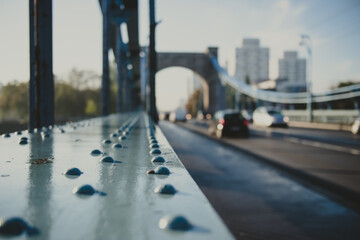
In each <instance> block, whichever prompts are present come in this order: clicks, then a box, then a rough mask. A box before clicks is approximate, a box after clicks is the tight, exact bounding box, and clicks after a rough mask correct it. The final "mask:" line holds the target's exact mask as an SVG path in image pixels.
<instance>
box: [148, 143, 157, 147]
mask: <svg viewBox="0 0 360 240" xmlns="http://www.w3.org/2000/svg"><path fill="white" fill-rule="evenodd" d="M149 147H150V148H159V147H160V146H159V144H157V143H153V144H150V146H149Z"/></svg>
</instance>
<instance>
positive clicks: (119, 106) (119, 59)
mask: <svg viewBox="0 0 360 240" xmlns="http://www.w3.org/2000/svg"><path fill="white" fill-rule="evenodd" d="M116 31H117V32H116V34H117V36H116V68H117V98H116V110H117V112H122V111H123V97H124V96H123V81H124V71H123V69H124V59H123V54H122V46H121V44H122V36H121V31H120V28H119V27H117V30H116Z"/></svg>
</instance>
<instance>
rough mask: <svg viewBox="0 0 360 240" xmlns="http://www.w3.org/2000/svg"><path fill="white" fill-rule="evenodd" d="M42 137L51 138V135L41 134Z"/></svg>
mask: <svg viewBox="0 0 360 240" xmlns="http://www.w3.org/2000/svg"><path fill="white" fill-rule="evenodd" d="M41 136H42V137H43V138H49V137H50V134H49V133H47V132H41Z"/></svg>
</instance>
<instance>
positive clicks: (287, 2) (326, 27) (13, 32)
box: [0, 0, 360, 103]
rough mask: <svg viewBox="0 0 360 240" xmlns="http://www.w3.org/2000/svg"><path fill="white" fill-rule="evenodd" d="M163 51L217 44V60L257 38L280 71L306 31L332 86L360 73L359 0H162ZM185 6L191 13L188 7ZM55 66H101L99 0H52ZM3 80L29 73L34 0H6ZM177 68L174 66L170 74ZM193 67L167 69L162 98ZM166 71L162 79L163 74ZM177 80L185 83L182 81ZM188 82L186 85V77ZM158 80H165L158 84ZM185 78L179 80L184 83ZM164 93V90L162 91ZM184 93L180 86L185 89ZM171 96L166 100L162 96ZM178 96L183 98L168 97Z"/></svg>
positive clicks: (0, 20) (144, 29) (321, 74)
mask: <svg viewBox="0 0 360 240" xmlns="http://www.w3.org/2000/svg"><path fill="white" fill-rule="evenodd" d="M156 4H157V8H156V16H157V17H156V18H157V20H158V21H161V23H160V24H159V25H158V27H157V31H156V33H157V43H156V48H157V51H160V52H161V51H179V52H181V51H186V52H204V51H205V50H206V48H207V47H208V46H218V47H219V60H220V63H221V64H222V65H223V66H224V65H225V62H226V61H227V60H229V59H230V58H231V54H234V49H235V48H236V47H238V46H239V44H240V41H241V39H243V38H258V39H260V40H261V45H262V46H266V47H269V49H270V54H269V55H270V63H269V75H270V78H276V77H277V75H278V63H277V62H278V59H280V58H281V56H282V54H283V52H284V51H285V50H294V51H298V52H299V55H300V57H305V53H304V49H303V48H301V47H300V46H299V42H300V40H301V39H300V35H301V34H308V35H309V36H311V38H312V40H313V77H312V79H313V89H314V91H315V92H321V91H322V90H326V89H329V88H330V87H332V86H335V85H337V84H338V83H339V82H340V81H346V80H353V81H359V80H360V69H359V68H358V66H360V54H359V53H360V46H359V45H358V44H357V43H358V42H359V41H360V34H359V33H360V29H359V26H358V24H354V23H358V22H360V2H358V1H354V0H346V1H325V0H317V1H310V0H306V1H301V2H299V1H294V0H278V1H265V0H261V1H256V2H255V1H234V0H227V1H223V2H221V3H219V2H218V1H216V0H210V1H190V0H183V1H166V0H157V1H156ZM139 6H140V8H139V18H140V20H139V23H140V35H139V36H140V39H139V40H140V44H141V45H143V46H146V45H147V44H148V1H145V0H140V1H139ZM185 12H186V17H184V13H185ZM53 18H54V25H53V31H54V32H53V39H54V40H53V46H54V74H55V75H57V76H59V77H64V76H65V75H66V74H67V73H68V72H69V71H70V70H71V69H72V68H73V67H76V68H78V69H88V70H93V71H95V72H97V73H98V74H100V73H101V59H102V58H101V25H102V21H101V13H100V8H99V5H98V1H95V0H93V1H85V0H78V1H69V0H62V1H60V0H54V1H53ZM0 31H1V33H2V38H1V40H0V43H1V44H0V53H1V54H0V66H1V69H0V72H1V75H0V82H1V83H6V82H9V81H11V80H13V79H17V80H18V81H27V79H28V76H29V57H28V44H29V43H28V4H27V3H26V2H24V1H20V0H15V1H4V0H0ZM171 72H173V74H171ZM191 74H192V72H190V71H185V70H184V69H175V68H174V69H173V68H169V69H165V70H163V71H161V72H159V73H158V74H157V82H158V83H161V82H162V81H169V80H165V78H166V79H169V78H170V79H171V81H174V82H175V83H173V84H169V85H171V86H170V87H172V88H171V89H169V86H165V85H166V84H163V85H164V87H163V88H161V86H159V87H160V90H161V91H160V90H159V91H158V94H159V95H158V96H159V97H160V96H163V98H161V97H160V98H161V99H172V98H174V97H173V95H171V94H173V92H183V94H182V95H183V96H185V95H186V79H187V77H188V76H191ZM162 78H163V80H161V79H162ZM178 82H179V84H178ZM181 84H182V85H183V86H182V85H181ZM159 85H160V84H159ZM180 85H181V86H180ZM161 94H162V95H161ZM179 94H180V93H179ZM163 101H165V100H162V102H163ZM172 101H174V102H178V99H174V100H168V101H166V102H167V103H171V102H172Z"/></svg>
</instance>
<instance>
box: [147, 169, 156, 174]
mask: <svg viewBox="0 0 360 240" xmlns="http://www.w3.org/2000/svg"><path fill="white" fill-rule="evenodd" d="M146 173H147V174H155V171H154V170H147V171H146Z"/></svg>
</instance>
